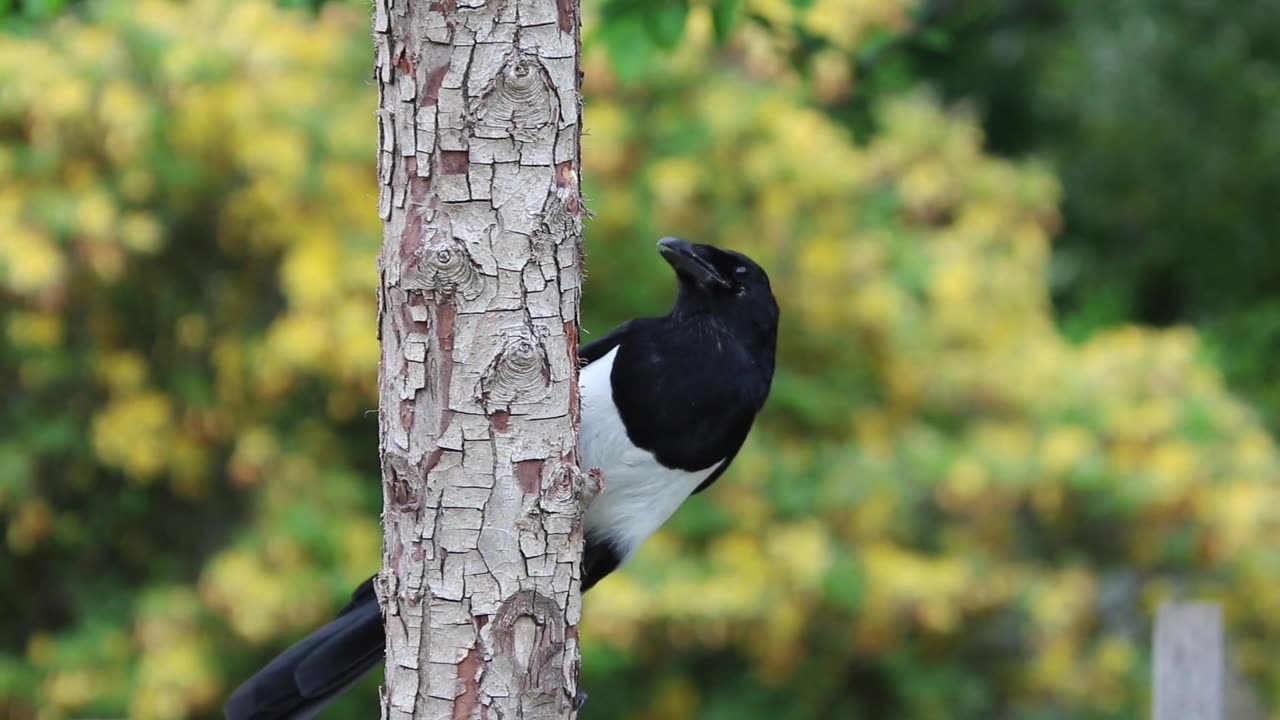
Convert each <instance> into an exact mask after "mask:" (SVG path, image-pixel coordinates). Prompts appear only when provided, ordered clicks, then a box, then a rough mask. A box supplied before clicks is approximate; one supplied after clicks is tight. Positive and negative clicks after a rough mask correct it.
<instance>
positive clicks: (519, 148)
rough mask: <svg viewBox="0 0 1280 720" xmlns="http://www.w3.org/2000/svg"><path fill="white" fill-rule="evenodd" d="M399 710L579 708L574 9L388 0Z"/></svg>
mask: <svg viewBox="0 0 1280 720" xmlns="http://www.w3.org/2000/svg"><path fill="white" fill-rule="evenodd" d="M373 23H374V37H375V42H376V51H377V58H376V68H375V79H376V80H377V83H378V88H379V110H378V120H379V124H378V127H379V146H378V152H379V157H378V173H379V185H380V193H379V198H378V210H379V213H380V214H381V216H382V218H383V220H384V223H385V225H384V234H383V243H382V252H381V254H380V255H379V258H378V268H379V271H380V275H381V282H380V285H379V293H378V316H379V317H378V328H379V337H380V339H381V342H382V361H381V364H380V368H379V387H380V394H381V399H380V405H379V438H380V442H379V451H380V453H381V458H382V480H383V500H384V510H383V524H384V528H385V532H386V536H385V544H384V553H383V571H382V573H381V575H380V577H379V583H378V585H379V587H378V595H379V599H380V602H381V603H382V606H383V609H384V613H385V621H386V627H387V661H386V670H387V673H386V686H385V689H384V692H383V697H382V717H383V718H384V720H408V719H410V718H412V719H413V720H424V719H430V720H436V719H439V718H452V719H458V718H495V719H497V718H525V719H526V720H540V719H545V718H569V717H572V716H573V714H574V712H573V709H572V707H573V700H574V697H575V696H576V694H577V690H578V687H577V683H578V677H577V676H578V662H579V660H578V646H577V624H578V617H579V611H580V608H581V605H580V596H579V591H578V584H579V580H578V578H579V565H580V560H581V548H582V522H581V504H582V501H583V499H584V497H583V496H584V494H585V493H587V492H589V490H588V489H587V487H586V486H587V485H588V484H590V483H585V482H584V480H583V478H584V476H583V475H582V474H581V472H580V471H579V469H578V467H577V451H576V448H577V424H578V400H577V372H576V358H577V327H578V325H577V323H578V295H579V287H580V278H581V272H580V248H581V227H582V223H581V217H582V213H583V209H582V202H581V193H580V189H579V183H578V170H579V157H578V148H579V137H580V132H579V120H580V117H581V95H580V79H579V70H578V67H579V64H578V56H579V27H578V7H577V0H441V1H439V2H430V1H428V0H376V3H375V14H374V20H373Z"/></svg>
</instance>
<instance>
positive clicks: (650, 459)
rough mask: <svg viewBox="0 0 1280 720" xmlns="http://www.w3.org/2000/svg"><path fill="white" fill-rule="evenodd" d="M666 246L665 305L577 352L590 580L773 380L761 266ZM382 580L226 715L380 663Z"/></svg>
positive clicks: (278, 705)
mask: <svg viewBox="0 0 1280 720" xmlns="http://www.w3.org/2000/svg"><path fill="white" fill-rule="evenodd" d="M657 250H658V252H659V254H660V255H661V256H662V258H663V259H665V260H666V262H667V263H668V264H669V265H670V266H671V268H672V270H673V271H674V273H675V276H676V285H677V290H676V297H675V301H674V302H673V304H672V305H671V308H670V310H669V311H668V312H667V313H666V314H665V315H662V316H653V317H637V318H632V319H630V320H627V321H624V322H623V323H621V324H620V325H618V326H617V327H615V328H613V329H612V330H610V331H609V332H608V333H606V334H605V335H603V336H601V337H600V338H598V339H595V340H593V341H591V342H588V343H586V344H584V345H582V346H581V347H580V348H579V350H578V357H579V377H578V386H579V397H580V402H581V427H580V435H579V449H580V464H581V466H582V467H583V468H584V469H590V468H598V469H599V470H600V474H601V476H602V478H603V481H604V482H603V488H602V489H601V490H600V492H599V493H598V494H597V495H596V496H595V497H594V498H593V499H592V500H591V501H590V503H589V504H588V506H587V507H586V509H585V512H584V515H583V529H584V533H583V534H584V546H583V559H582V575H581V580H582V591H583V592H586V591H587V590H590V589H591V588H592V587H594V586H595V585H596V584H597V583H598V582H600V581H601V580H602V579H604V578H605V577H606V576H608V575H609V574H610V573H612V572H613V571H615V570H617V569H618V568H619V567H620V566H622V565H623V564H624V563H625V562H626V561H627V559H628V558H630V557H631V556H632V555H633V554H634V553H635V552H636V550H637V549H638V548H639V547H640V545H641V543H642V542H643V541H644V540H645V538H647V537H649V536H650V535H652V534H653V533H654V531H656V530H657V529H658V528H659V527H661V526H662V525H663V524H664V523H666V521H667V520H668V519H670V517H671V516H672V515H673V514H674V513H675V512H676V510H677V509H678V508H679V507H680V505H681V504H683V503H684V501H685V500H686V499H688V498H689V497H691V496H693V495H696V494H698V493H701V492H703V491H704V490H706V489H707V488H708V487H710V486H711V485H712V484H713V483H714V482H715V481H716V480H717V479H719V478H720V477H721V476H722V475H723V474H724V472H725V470H727V469H728V468H729V465H730V464H731V463H732V462H733V461H734V459H735V458H736V457H737V455H738V453H739V451H740V450H741V448H742V446H743V444H744V442H745V441H746V439H747V436H748V434H749V433H750V431H751V428H752V426H753V424H754V423H755V420H756V417H757V416H758V415H759V413H760V411H761V410H762V409H763V407H764V405H765V401H766V400H767V399H768V396H769V390H770V387H771V385H772V382H773V374H774V365H775V354H776V350H777V336H778V319H779V308H778V303H777V300H776V298H775V297H774V293H773V289H772V287H771V285H770V282H769V276H768V274H767V273H766V272H765V271H764V269H763V268H761V267H760V266H759V265H758V264H757V263H756V262H755V261H753V260H752V259H751V258H750V257H748V256H746V255H745V254H743V253H740V252H737V251H734V250H730V249H727V248H722V247H717V246H714V245H709V244H702V243H693V242H690V241H688V240H686V239H684V238H679V237H664V238H662V239H661V240H659V241H658V243H657ZM375 577H376V576H375ZM373 582H374V578H372V577H371V578H369V579H368V580H365V581H364V582H363V583H361V585H360V586H359V587H357V588H356V590H355V591H354V592H353V593H352V595H351V600H350V602H348V603H347V605H346V606H345V607H343V608H342V610H340V611H339V613H338V614H337V616H336V617H335V618H334V619H333V620H332V621H330V622H329V623H328V624H326V625H324V626H323V627H321V628H319V629H318V630H316V631H314V632H312V633H311V634H310V635H308V636H306V637H304V638H303V639H301V640H299V641H298V642H297V643H295V644H294V645H292V646H291V647H289V648H287V649H286V650H285V651H284V652H283V653H281V654H280V655H278V656H276V657H275V659H273V660H272V661H271V662H269V663H268V664H267V665H266V666H264V667H263V668H262V669H260V670H259V671H258V672H256V673H255V674H254V675H252V676H251V677H249V678H248V679H247V680H245V681H244V682H243V683H242V684H241V685H240V686H239V687H238V688H236V690H235V691H233V692H232V694H231V695H230V697H229V698H228V699H227V701H226V703H225V704H224V706H223V710H224V713H225V716H226V718H227V720H309V719H310V718H312V717H314V716H315V715H316V714H318V713H319V712H320V711H321V710H322V709H323V708H324V707H325V706H326V705H327V704H329V703H330V702H332V701H333V700H334V699H335V698H336V697H337V696H338V695H340V694H342V693H343V692H345V691H346V690H347V689H348V688H349V687H350V686H351V685H353V684H355V682H356V681H358V680H359V679H360V678H361V677H362V676H363V675H364V674H365V673H366V672H368V671H370V670H372V669H373V667H374V666H375V665H377V664H379V663H380V662H381V661H382V658H383V653H384V644H385V635H384V630H383V624H382V622H383V621H382V614H381V609H380V607H379V604H378V599H377V595H376V593H375V591H374V587H373ZM583 699H584V696H580V697H579V702H581V701H582V700H583Z"/></svg>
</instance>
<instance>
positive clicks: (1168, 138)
mask: <svg viewBox="0 0 1280 720" xmlns="http://www.w3.org/2000/svg"><path fill="white" fill-rule="evenodd" d="M934 5H935V6H936V7H938V8H942V10H941V11H940V12H937V13H935V15H934V16H933V17H931V18H930V19H928V21H927V22H928V24H929V26H930V27H933V28H936V29H937V30H939V31H940V32H943V33H946V34H947V35H948V37H949V38H950V39H951V43H950V44H949V45H948V46H947V47H946V48H945V49H942V50H939V49H934V48H929V47H927V46H926V43H925V42H923V40H922V39H921V37H920V36H918V35H917V36H914V37H912V38H911V39H909V40H908V41H907V42H905V43H903V44H902V45H901V46H900V47H899V48H897V49H896V50H897V51H896V52H892V53H888V57H886V58H885V60H884V62H883V66H897V67H899V68H904V72H902V73H898V76H899V77H905V78H906V80H907V81H908V82H917V81H919V80H920V79H921V78H924V79H928V80H930V81H932V82H936V83H937V84H939V85H940V86H941V87H942V88H943V89H944V90H945V92H946V93H947V94H948V95H949V96H952V97H957V98H964V99H966V100H968V101H972V102H974V103H975V105H976V106H977V107H978V108H979V110H980V112H981V115H982V118H983V127H984V128H985V129H986V131H987V133H988V136H989V139H990V142H991V144H992V146H993V147H994V148H995V149H997V150H999V151H1001V152H1006V153H1012V154H1023V153H1028V152H1031V153H1036V154H1038V155H1041V156H1044V157H1047V158H1049V159H1050V160H1051V161H1052V162H1053V164H1054V165H1055V167H1056V168H1057V169H1058V172H1059V174H1060V176H1061V179H1062V182H1063V186H1064V190H1065V193H1064V206H1063V210H1064V219H1065V222H1064V231H1063V233H1062V236H1061V240H1060V242H1059V243H1058V251H1057V257H1056V259H1055V270H1054V291H1055V295H1056V301H1057V303H1058V305H1059V306H1060V307H1061V308H1062V309H1063V310H1064V312H1065V313H1066V314H1068V315H1069V316H1070V317H1069V319H1068V321H1069V322H1070V323H1072V324H1073V325H1075V326H1077V327H1078V328H1079V330H1080V331H1081V333H1082V334H1084V333H1087V332H1088V331H1092V330H1094V329H1097V328H1101V327H1105V326H1106V325H1109V324H1113V323H1116V322H1119V321H1123V320H1125V319H1138V320H1141V321H1144V322H1151V323H1156V324H1162V325H1163V324H1175V323H1181V322H1194V323H1196V324H1197V325H1198V326H1200V327H1201V328H1202V330H1204V331H1205V332H1206V334H1207V335H1208V337H1209V339H1210V341H1211V342H1212V343H1213V344H1214V345H1217V346H1221V347H1223V348H1224V352H1222V353H1221V362H1222V365H1223V368H1224V370H1225V371H1226V372H1227V374H1228V377H1229V378H1230V380H1231V381H1232V383H1233V384H1234V385H1235V386H1236V387H1238V388H1240V389H1241V390H1242V392H1244V393H1246V394H1247V395H1248V396H1249V397H1251V398H1254V399H1255V401H1256V402H1257V403H1258V404H1259V405H1260V407H1261V408H1262V409H1263V410H1264V411H1265V412H1266V413H1267V415H1268V417H1269V419H1270V421H1271V425H1272V426H1273V427H1277V424H1276V423H1277V421H1280V390H1277V384H1276V383H1275V379H1274V373H1273V372H1271V371H1270V369H1269V368H1268V367H1263V366H1261V365H1260V364H1259V362H1258V361H1257V359H1258V358H1265V357H1269V356H1271V355H1273V354H1274V352H1275V349H1276V347H1277V346H1278V345H1280V318H1278V317H1277V308H1278V306H1277V304H1276V303H1275V301H1274V299H1273V297H1274V294H1275V292H1274V289H1275V288H1276V287H1277V286H1280V253H1276V252H1275V251H1274V244H1275V238H1276V237H1278V236H1280V208H1277V206H1276V204H1275V202H1273V198H1275V197H1276V194H1277V192H1278V191H1280V186H1277V176H1276V173H1275V168H1276V167H1277V166H1280V136H1278V135H1277V133H1276V127H1277V122H1276V117H1275V108H1276V107H1277V103H1278V101H1280V44H1277V43H1275V42H1273V41H1272V38H1274V37H1275V36H1276V34H1277V33H1280V2H1277V1H1276V0H1256V1H1254V2H1247V3H1240V4H1238V5H1232V6H1231V11H1230V12H1217V11H1216V8H1213V9H1211V8H1210V6H1207V5H1205V4H1204V3H1202V2H1199V0H1135V1H1134V2H1123V3H1110V2H1103V1H1102V0H1084V1H1071V2H1068V1H1066V0H1055V1H1053V2H1039V1H1032V0H972V1H969V2H964V3H934ZM869 72H870V74H871V75H873V76H879V74H880V68H879V67H877V68H873V69H869Z"/></svg>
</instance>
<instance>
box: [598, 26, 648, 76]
mask: <svg viewBox="0 0 1280 720" xmlns="http://www.w3.org/2000/svg"><path fill="white" fill-rule="evenodd" d="M600 32H601V35H602V36H603V37H604V41H605V47H606V48H607V49H608V51H609V62H610V64H611V65H613V70H614V72H615V73H617V74H618V79H619V80H620V81H622V82H624V83H626V82H632V81H634V80H637V79H639V78H641V77H642V76H644V74H645V73H646V72H647V71H648V70H649V68H650V67H652V66H653V61H654V56H655V54H656V53H655V50H656V48H654V45H653V41H652V40H651V39H650V38H649V33H648V32H647V31H646V28H645V26H644V22H643V20H642V19H641V17H640V16H639V15H637V14H634V13H628V14H626V15H620V16H617V17H614V18H612V19H609V20H606V21H605V22H604V23H603V24H602V25H601V28H600Z"/></svg>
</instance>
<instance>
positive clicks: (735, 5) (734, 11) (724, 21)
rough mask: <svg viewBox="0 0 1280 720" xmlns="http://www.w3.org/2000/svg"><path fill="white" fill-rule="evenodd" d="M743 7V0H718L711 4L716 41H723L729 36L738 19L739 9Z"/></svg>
mask: <svg viewBox="0 0 1280 720" xmlns="http://www.w3.org/2000/svg"><path fill="white" fill-rule="evenodd" d="M741 9H742V0H716V3H715V4H714V5H712V6H711V24H712V26H713V27H714V28H715V32H716V42H718V43H721V42H724V41H725V38H727V37H728V36H729V31H730V30H732V29H733V24H734V23H735V22H737V21H738V11H739V10H741Z"/></svg>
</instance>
